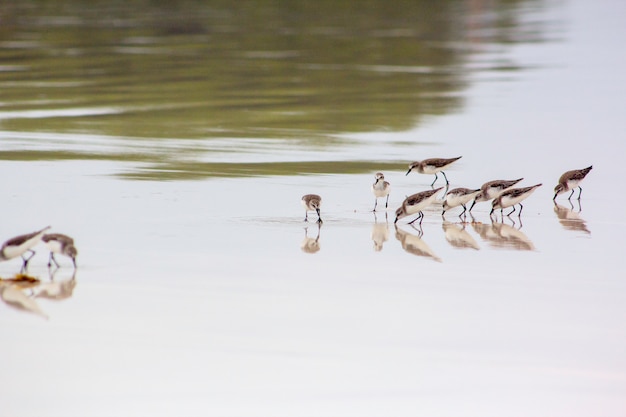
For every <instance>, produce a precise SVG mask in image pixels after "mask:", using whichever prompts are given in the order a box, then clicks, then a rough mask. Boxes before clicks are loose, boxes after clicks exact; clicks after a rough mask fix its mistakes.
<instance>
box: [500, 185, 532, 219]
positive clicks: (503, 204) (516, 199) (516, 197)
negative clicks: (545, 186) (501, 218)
mask: <svg viewBox="0 0 626 417" xmlns="http://www.w3.org/2000/svg"><path fill="white" fill-rule="evenodd" d="M538 187H541V184H535V185H531V186H530V187H524V188H512V189H510V190H506V191H505V192H503V193H502V194H500V195H499V196H498V197H496V198H495V199H494V200H493V202H492V203H491V212H489V215H490V216H491V215H492V214H493V212H494V210H496V209H500V214H502V210H503V209H505V208H507V207H511V206H513V210H511V212H510V213H508V214H507V216H510V215H511V214H513V213H514V212H515V205H516V204H519V206H520V209H519V213H518V214H517V215H518V216H521V215H522V210H523V209H524V206H523V205H522V203H521V202H522V201H524V200H525V199H526V198H528V196H530V195H531V194H532V193H533V191H535V190H536V189H537V188H538Z"/></svg>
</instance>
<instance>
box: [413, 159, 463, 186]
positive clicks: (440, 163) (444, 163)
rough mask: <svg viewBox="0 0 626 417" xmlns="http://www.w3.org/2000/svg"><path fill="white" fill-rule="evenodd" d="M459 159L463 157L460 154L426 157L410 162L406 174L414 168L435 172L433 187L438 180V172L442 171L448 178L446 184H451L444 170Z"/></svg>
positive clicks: (426, 172)
mask: <svg viewBox="0 0 626 417" xmlns="http://www.w3.org/2000/svg"><path fill="white" fill-rule="evenodd" d="M459 159H461V157H460V156H459V157H456V158H450V159H443V158H431V159H424V160H423V161H415V162H411V163H410V164H409V170H408V171H407V172H406V175H409V173H410V172H411V171H412V170H416V171H417V172H419V173H420V174H435V179H434V180H433V182H432V184H430V186H431V187H432V186H433V185H435V182H437V178H438V177H437V173H438V172H441V173H442V174H443V177H444V178H445V179H446V185H449V184H450V182H449V181H448V177H446V173H445V172H443V170H444V169H446V168H448V167H449V166H450V164H452V163H453V162H454V161H458V160H459Z"/></svg>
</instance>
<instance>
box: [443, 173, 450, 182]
mask: <svg viewBox="0 0 626 417" xmlns="http://www.w3.org/2000/svg"><path fill="white" fill-rule="evenodd" d="M441 173H442V174H443V177H444V178H445V179H446V185H449V184H450V182H449V181H448V177H446V173H445V172H443V171H441Z"/></svg>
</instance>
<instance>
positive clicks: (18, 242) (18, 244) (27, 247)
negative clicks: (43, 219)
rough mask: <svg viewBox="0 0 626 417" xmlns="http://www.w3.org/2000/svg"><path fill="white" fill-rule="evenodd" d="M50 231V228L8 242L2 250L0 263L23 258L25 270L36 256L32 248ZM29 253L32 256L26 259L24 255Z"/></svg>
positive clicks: (0, 249)
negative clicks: (19, 257)
mask: <svg viewBox="0 0 626 417" xmlns="http://www.w3.org/2000/svg"><path fill="white" fill-rule="evenodd" d="M48 229H50V226H48V227H46V228H44V229H41V230H39V231H38V232H33V233H28V234H26V235H19V236H15V237H14V238H11V239H9V240H7V241H6V242H4V244H3V245H2V248H0V261H7V260H9V259H13V258H17V257H18V256H21V257H22V260H23V261H24V266H23V268H26V266H27V265H28V261H30V260H31V258H32V257H33V256H35V251H34V250H32V249H31V248H32V247H33V246H35V245H36V244H37V243H39V242H40V241H41V238H42V237H43V235H44V233H46V231H47V230H48ZM27 251H28V252H30V256H29V257H28V258H25V257H24V253H26V252H27Z"/></svg>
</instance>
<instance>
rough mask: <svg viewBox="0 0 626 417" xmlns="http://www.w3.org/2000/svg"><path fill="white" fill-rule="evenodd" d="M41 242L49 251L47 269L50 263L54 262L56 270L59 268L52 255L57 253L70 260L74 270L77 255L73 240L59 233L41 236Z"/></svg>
mask: <svg viewBox="0 0 626 417" xmlns="http://www.w3.org/2000/svg"><path fill="white" fill-rule="evenodd" d="M41 240H42V241H43V242H44V243H45V244H46V246H47V247H48V249H49V250H50V259H48V267H50V266H52V262H54V264H55V265H56V266H57V268H58V267H59V266H60V265H59V263H58V262H57V260H56V259H54V254H55V253H58V254H61V255H65V256H67V257H68V258H70V259H72V263H73V264H74V268H76V255H78V251H77V250H76V246H74V239H72V238H71V237H69V236H67V235H63V234H61V233H50V234H47V235H43V237H42V238H41Z"/></svg>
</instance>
